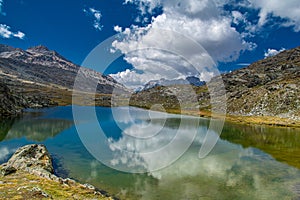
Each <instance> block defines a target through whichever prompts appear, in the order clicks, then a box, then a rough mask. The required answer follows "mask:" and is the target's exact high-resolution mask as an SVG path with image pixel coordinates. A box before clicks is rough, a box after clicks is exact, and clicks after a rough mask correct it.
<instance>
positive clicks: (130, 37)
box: [113, 0, 255, 85]
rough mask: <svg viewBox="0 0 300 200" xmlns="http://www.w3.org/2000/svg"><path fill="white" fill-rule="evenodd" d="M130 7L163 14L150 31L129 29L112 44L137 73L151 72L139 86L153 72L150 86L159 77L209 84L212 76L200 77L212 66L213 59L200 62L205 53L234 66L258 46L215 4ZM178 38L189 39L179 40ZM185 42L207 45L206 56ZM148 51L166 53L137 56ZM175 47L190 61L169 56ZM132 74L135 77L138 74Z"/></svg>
mask: <svg viewBox="0 0 300 200" xmlns="http://www.w3.org/2000/svg"><path fill="white" fill-rule="evenodd" d="M126 3H135V4H136V5H138V7H139V9H140V10H141V12H142V13H143V12H152V10H153V9H154V8H155V7H157V6H162V9H163V13H162V14H161V15H158V16H157V17H153V18H152V20H151V23H150V24H149V25H148V26H146V27H137V26H132V27H131V29H128V28H125V29H124V31H123V33H124V35H125V38H124V39H123V40H121V41H115V42H114V43H113V47H114V48H115V49H118V50H120V51H121V52H122V53H124V54H125V59H126V61H127V62H128V63H130V64H132V65H133V67H134V69H137V70H138V71H143V72H145V71H146V72H147V73H135V76H134V80H135V83H137V82H138V77H140V84H143V81H145V74H146V75H148V74H149V73H150V72H151V74H150V75H151V76H150V77H148V79H149V80H154V78H156V77H157V76H160V77H161V78H165V79H174V78H175V77H176V78H178V77H185V76H190V75H194V76H198V77H200V78H202V79H205V80H207V79H209V78H208V77H204V76H205V75H208V76H209V77H211V74H212V72H211V71H201V69H204V68H203V67H204V66H206V67H208V66H209V65H211V63H210V64H209V62H210V61H209V58H208V57H209V56H208V55H206V56H201V55H204V54H205V53H206V52H205V50H206V51H207V52H208V54H209V55H210V56H211V58H212V59H213V60H214V61H216V62H230V61H234V60H236V59H237V58H238V57H239V55H240V53H241V52H243V51H245V50H252V48H253V47H255V45H254V44H252V43H249V42H247V41H245V40H244V39H243V35H242V34H240V33H239V32H238V31H237V30H236V29H235V28H234V27H232V26H231V23H232V16H224V15H222V10H221V9H220V7H219V6H218V5H217V4H215V3H214V2H213V1H209V0H186V1H180V2H178V1H173V0H160V1H159V0H141V1H138V0H127V1H126ZM236 14H237V13H236ZM236 20H242V18H241V16H236ZM116 29H117V30H118V31H120V30H121V29H120V27H115V30H116ZM159 30H170V32H168V33H167V32H164V31H159ZM172 32H173V33H172ZM178 34H182V35H183V36H184V37H178ZM186 38H189V39H190V40H191V41H195V42H196V43H198V44H200V45H202V46H203V48H204V49H205V50H203V51H201V52H199V51H198V52H195V49H193V47H191V45H190V43H187V42H186ZM158 43H159V44H158ZM149 46H155V47H162V48H163V50H161V51H158V50H156V51H154V50H152V51H151V52H150V51H149V49H147V51H146V53H145V51H144V53H142V52H140V51H139V52H133V51H134V50H136V49H138V48H147V47H149ZM175 47H178V48H179V49H180V52H181V53H183V54H184V55H185V56H184V59H182V58H179V57H180V56H182V55H177V56H175V55H171V54H169V53H166V51H167V50H172V49H175ZM178 56H179V57H178ZM191 61H192V63H199V65H201V66H202V68H201V67H200V68H199V67H195V66H191V65H190V64H189V62H191ZM209 67H211V66H209ZM171 68H173V70H171ZM131 72H132V73H134V70H131ZM118 75H120V74H116V75H115V76H114V78H116V79H117V80H118V78H117V77H116V76H118ZM128 78H130V77H128ZM123 83H124V82H123ZM124 84H125V85H127V84H126V83H124Z"/></svg>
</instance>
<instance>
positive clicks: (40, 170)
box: [2, 144, 54, 177]
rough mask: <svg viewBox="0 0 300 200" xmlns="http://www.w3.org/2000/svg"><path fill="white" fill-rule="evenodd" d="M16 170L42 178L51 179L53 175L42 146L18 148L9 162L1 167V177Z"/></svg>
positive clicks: (50, 162) (34, 145) (47, 155)
mask: <svg viewBox="0 0 300 200" xmlns="http://www.w3.org/2000/svg"><path fill="white" fill-rule="evenodd" d="M16 170H24V171H27V172H29V173H33V174H37V175H39V176H43V177H51V176H52V175H53V173H54V169H53V166H52V160H51V156H50V154H49V152H48V150H47V149H46V147H45V146H44V145H42V144H31V145H26V146H23V147H20V148H19V149H18V150H17V151H16V152H15V153H14V155H13V156H12V157H11V158H10V159H9V161H8V162H7V163H5V164H3V165H2V174H3V175H7V174H9V173H10V172H11V173H12V172H14V171H16Z"/></svg>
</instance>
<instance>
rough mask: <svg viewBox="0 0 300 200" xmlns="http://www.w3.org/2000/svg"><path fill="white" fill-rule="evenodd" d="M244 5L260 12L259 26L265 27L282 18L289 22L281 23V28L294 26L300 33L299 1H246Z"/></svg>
mask: <svg viewBox="0 0 300 200" xmlns="http://www.w3.org/2000/svg"><path fill="white" fill-rule="evenodd" d="M244 2H246V3H244V5H246V6H247V7H250V8H254V9H258V10H259V16H258V17H259V21H258V24H257V25H258V26H260V27H261V26H263V25H265V24H266V23H267V22H269V21H270V20H272V19H273V17H280V18H281V19H285V20H287V21H286V22H285V23H282V22H280V23H281V24H280V25H281V26H286V27H289V26H292V27H294V30H295V31H296V32H299V31H300V1H299V0H287V1H282V0H272V1H270V0H244Z"/></svg>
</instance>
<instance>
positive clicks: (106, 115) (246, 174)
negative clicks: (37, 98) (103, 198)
mask: <svg viewBox="0 0 300 200" xmlns="http://www.w3.org/2000/svg"><path fill="white" fill-rule="evenodd" d="M80 109H82V111H81V113H82V121H81V122H80V126H81V128H84V129H83V130H86V135H87V138H86V139H90V141H91V143H90V144H91V145H93V144H95V145H96V144H98V143H97V142H95V143H94V141H96V139H95V140H93V137H88V136H89V135H90V133H92V132H93V131H94V130H95V128H94V126H95V123H96V122H94V121H89V120H88V119H89V117H88V116H89V112H88V111H89V109H90V108H88V107H81V108H80ZM96 110H97V115H98V119H99V120H100V125H101V127H102V128H103V130H104V132H105V134H106V135H107V137H108V138H110V139H109V142H108V143H109V144H114V145H116V146H117V147H122V148H124V146H125V147H126V148H129V147H130V146H132V145H133V146H134V147H135V148H136V149H137V151H149V152H150V151H152V150H153V149H156V148H161V147H163V146H165V145H166V144H167V143H168V141H170V140H171V139H172V138H174V136H175V135H176V130H178V127H179V124H180V119H179V118H178V116H176V115H165V116H160V115H157V116H155V117H154V119H155V120H152V121H149V115H148V112H147V111H144V110H140V109H135V108H132V109H131V110H132V115H131V117H133V116H135V118H134V119H132V120H133V121H134V122H135V123H136V124H140V125H141V124H142V125H143V126H144V127H145V129H142V130H144V131H143V132H142V133H141V130H140V129H139V128H138V127H137V126H134V125H133V124H132V121H131V120H130V119H128V118H127V117H128V116H126V115H124V116H125V117H124V118H122V117H120V116H123V115H118V116H119V117H116V116H115V117H113V115H112V112H111V109H110V108H100V107H99V108H96ZM39 111H41V114H38V115H37V114H30V115H26V116H25V117H24V118H22V119H14V120H6V121H2V122H0V140H1V142H0V163H3V162H5V161H7V159H8V158H9V157H10V156H11V154H12V153H13V152H14V151H15V150H16V148H18V147H20V146H23V145H25V144H30V143H43V144H45V145H46V146H47V148H48V150H49V151H50V153H51V154H52V156H53V158H54V162H55V168H56V173H57V174H58V175H62V176H68V177H72V178H74V179H76V180H79V181H81V182H88V183H91V184H93V185H95V186H97V187H99V188H101V189H104V190H106V191H108V192H109V193H111V194H114V195H115V196H117V197H120V198H121V199H146V200H148V199H150V200H152V199H294V198H296V196H297V195H296V194H295V192H294V190H295V188H294V187H295V186H296V185H299V184H300V170H299V169H297V168H295V167H293V166H297V164H298V160H297V159H298V157H299V154H297V152H298V151H299V143H300V142H299V141H300V140H299V139H300V131H299V130H297V129H282V128H265V127H257V126H256V127H250V126H240V125H231V124H225V127H224V131H223V133H222V135H221V138H222V139H220V140H219V141H218V143H217V145H216V146H215V148H214V149H213V151H212V152H211V153H210V154H209V156H207V157H206V158H204V159H199V158H198V153H199V149H200V147H201V141H203V137H204V135H205V133H206V130H207V125H208V121H207V120H205V119H203V120H202V119H201V120H200V126H195V123H194V120H195V119H194V118H190V119H188V118H185V120H184V121H183V122H182V123H184V124H183V131H186V133H187V135H188V133H189V132H193V131H194V130H197V132H198V133H197V136H196V138H195V139H194V142H193V144H192V145H191V146H190V147H189V149H188V151H186V152H185V153H184V154H183V155H182V156H181V157H180V158H179V159H178V160H177V161H176V162H174V163H173V164H172V165H170V166H168V167H166V168H163V169H161V170H158V171H155V172H149V173H143V174H131V173H125V172H120V171H117V170H114V169H111V168H109V167H107V166H105V165H103V164H101V163H100V162H99V161H97V160H96V159H95V158H94V157H93V156H92V155H91V154H90V153H89V152H88V151H87V150H86V148H85V146H84V145H83V143H82V141H81V139H80V137H81V138H82V137H85V136H83V135H82V134H84V133H80V135H78V133H77V131H76V128H75V126H74V124H73V123H72V119H73V116H72V108H71V107H56V108H50V109H42V110H39ZM114 112H115V113H122V112H124V108H114ZM161 117H162V118H163V117H164V118H165V119H166V120H161ZM114 119H115V120H114ZM121 130H123V131H124V130H125V132H126V134H124V132H123V133H122V131H121ZM151 133H158V134H157V135H156V137H155V139H154V140H150V141H151V142H149V141H148V140H147V137H150V136H152V135H151ZM134 134H142V135H143V136H144V139H141V140H132V138H131V136H136V135H134ZM93 136H95V135H93ZM179 139H181V140H183V139H182V138H179ZM105 142H107V141H104V143H105ZM128 144H130V145H128ZM128 146H129V147H128ZM174 151H175V150H174ZM279 152H282V153H281V154H280V153H279ZM106 153H107V154H108V152H103V155H106ZM114 153H115V154H114V155H113V156H116V155H117V156H116V157H114V160H113V162H112V163H114V164H115V165H122V166H131V167H144V168H147V167H148V168H151V167H152V166H153V165H154V164H155V163H156V162H161V161H162V160H164V156H165V155H161V156H159V157H157V158H153V157H151V158H147V157H144V159H136V158H135V159H132V158H127V157H126V156H124V155H121V154H118V153H119V152H118V151H117V150H116V151H114ZM173 153H174V152H169V154H173ZM293 156H294V159H293ZM103 159H104V160H106V161H107V162H108V161H111V157H110V156H107V157H105V158H103ZM118 159H119V161H118ZM279 161H282V162H279ZM153 163H154V164H153ZM287 163H289V164H287Z"/></svg>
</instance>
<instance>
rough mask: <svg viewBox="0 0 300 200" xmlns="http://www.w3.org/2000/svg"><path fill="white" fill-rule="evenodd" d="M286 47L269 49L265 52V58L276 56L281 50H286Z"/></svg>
mask: <svg viewBox="0 0 300 200" xmlns="http://www.w3.org/2000/svg"><path fill="white" fill-rule="evenodd" d="M284 50H285V48H281V49H280V50H276V49H268V50H267V51H266V52H265V58H267V57H271V56H275V55H277V54H279V53H280V52H282V51H284Z"/></svg>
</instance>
